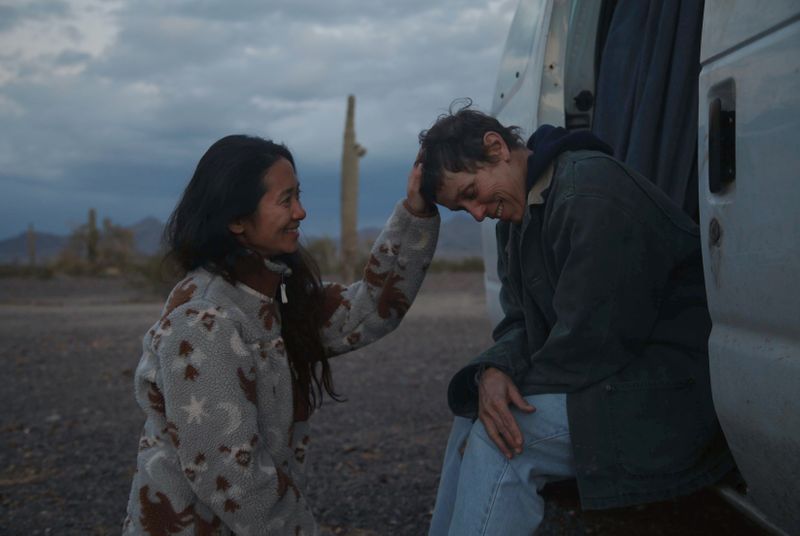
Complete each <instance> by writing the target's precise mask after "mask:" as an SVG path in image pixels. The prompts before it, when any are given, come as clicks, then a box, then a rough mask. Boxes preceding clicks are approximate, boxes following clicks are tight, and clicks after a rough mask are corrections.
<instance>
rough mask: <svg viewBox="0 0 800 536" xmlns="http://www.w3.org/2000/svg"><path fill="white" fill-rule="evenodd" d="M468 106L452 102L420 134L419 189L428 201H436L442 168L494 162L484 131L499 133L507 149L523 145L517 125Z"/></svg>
mask: <svg viewBox="0 0 800 536" xmlns="http://www.w3.org/2000/svg"><path fill="white" fill-rule="evenodd" d="M471 106H472V100H471V99H457V100H455V101H453V102H452V104H450V110H449V111H448V113H446V114H442V115H440V116H439V117H438V118H437V119H436V122H435V123H434V124H433V126H432V127H431V128H429V129H428V130H423V131H422V132H420V133H419V144H420V156H419V159H420V160H421V162H422V185H421V187H420V192H421V193H422V196H423V197H424V198H425V200H426V201H427V202H428V203H430V204H434V203H435V202H436V193H437V192H438V191H439V189H440V188H441V186H442V180H443V178H444V172H445V171H449V172H452V173H458V172H459V171H468V172H474V171H475V170H476V169H477V167H478V166H479V165H481V164H484V163H494V162H495V160H494V159H493V158H492V157H491V156H489V155H488V154H487V152H486V148H485V147H484V145H483V136H484V134H486V133H487V132H497V133H498V134H500V136H501V137H502V138H503V141H505V142H506V145H508V148H509V149H512V150H513V149H517V148H519V147H524V146H525V142H524V141H523V139H522V137H521V136H520V135H519V130H520V129H519V127H516V126H509V127H506V126H503V125H502V124H501V123H500V121H498V120H497V119H495V118H494V117H492V116H490V115H487V114H485V113H483V112H480V111H478V110H474V109H472V108H471ZM454 109H455V111H453V110H454Z"/></svg>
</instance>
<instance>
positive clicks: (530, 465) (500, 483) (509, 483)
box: [428, 394, 575, 536]
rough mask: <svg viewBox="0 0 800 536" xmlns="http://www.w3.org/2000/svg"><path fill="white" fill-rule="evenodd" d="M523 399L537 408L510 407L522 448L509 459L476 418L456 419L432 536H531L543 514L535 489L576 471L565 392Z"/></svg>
mask: <svg viewBox="0 0 800 536" xmlns="http://www.w3.org/2000/svg"><path fill="white" fill-rule="evenodd" d="M525 400H527V401H528V403H529V404H531V405H532V406H534V407H535V408H536V411H535V412H533V413H530V414H528V413H523V412H521V411H519V410H517V409H516V408H514V407H512V409H511V411H512V414H513V415H514V418H515V419H516V420H517V423H518V425H519V427H520V430H521V431H522V435H523V438H524V440H523V444H524V447H523V451H522V453H521V454H517V455H515V456H514V457H513V458H512V459H511V460H509V459H507V458H506V457H505V456H503V454H502V453H501V452H500V450H499V449H498V448H497V447H496V446H495V444H494V442H493V441H492V440H491V438H489V436H488V435H487V433H486V429H485V428H484V427H483V424H482V423H481V422H480V421H479V420H478V421H474V422H473V421H472V420H470V419H465V418H463V417H456V418H455V419H454V421H453V429H452V431H451V433H450V439H449V440H448V442H447V450H446V451H445V455H444V463H443V466H442V474H441V478H440V481H439V491H438V493H437V496H436V507H435V508H434V511H433V518H432V519H431V527H430V531H429V533H428V534H429V535H430V536H445V535H450V536H472V535H481V536H483V535H486V536H515V535H524V536H530V535H531V534H533V532H534V531H535V530H536V528H537V527H538V526H539V523H541V521H542V517H543V516H544V499H542V497H541V496H540V495H539V492H538V490H540V489H541V488H542V487H544V485H545V484H546V483H547V482H552V481H556V480H564V479H567V478H571V477H573V476H574V475H575V468H574V463H573V459H572V444H571V442H570V435H569V425H568V423H567V397H566V395H565V394H545V395H531V396H527V397H525ZM465 440H466V448H464V449H463V457H462V454H461V452H460V451H461V449H462V448H463V446H464V441H465Z"/></svg>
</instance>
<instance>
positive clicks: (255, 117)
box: [0, 0, 515, 237]
mask: <svg viewBox="0 0 800 536" xmlns="http://www.w3.org/2000/svg"><path fill="white" fill-rule="evenodd" d="M94 1H95V0H82V3H81V5H82V6H83V11H81V12H80V14H81V15H80V17H82V18H80V17H78V15H75V13H73V12H69V11H66V7H65V5H61V7H60V8H59V7H56V8H54V9H53V10H50V11H48V10H46V9H44V8H45V7H46V6H49V5H50V4H49V3H48V4H46V5H45V3H29V4H26V6H27V10H28V11H27V14H25V15H23V14H22V13H21V12H19V11H16V12H15V14H14V15H13V17H12V19H9V21H8V22H6V23H5V26H3V27H0V38H2V37H3V34H6V35H11V34H10V33H9V32H13V31H15V30H16V29H19V28H20V25H22V24H25V22H24V21H25V20H29V19H26V17H33V16H38V15H35V13H36V9H39V10H40V13H41V17H45V16H46V17H49V18H47V19H46V20H48V21H49V20H54V21H60V23H61V24H62V26H64V25H65V24H66V27H68V28H72V30H69V31H65V32H66V33H65V34H64V35H67V34H69V32H71V31H74V32H75V35H72V36H71V37H70V36H68V37H66V38H64V39H65V40H64V45H63V47H62V48H61V49H59V50H51V49H47V50H43V51H42V52H41V53H39V54H32V53H25V54H23V53H22V52H17V53H15V54H16V55H13V54H12V55H0V188H1V189H2V193H3V195H2V197H3V198H4V199H9V200H10V201H8V202H10V203H13V195H15V194H14V193H13V192H15V191H17V190H20V185H21V184H23V183H24V184H25V185H27V186H29V187H30V188H29V194H28V195H29V197H28V198H27V199H29V200H30V199H34V198H35V197H31V196H34V194H33V193H32V192H36V191H38V192H45V191H46V192H58V191H61V192H65V194H64V198H69V199H72V200H74V202H76V203H80V199H89V198H92V199H94V200H95V202H100V201H103V202H105V203H107V204H108V205H109V206H112V205H113V206H119V207H123V208H124V211H125V213H126V214H127V213H130V214H131V215H133V214H134V213H139V214H141V216H142V217H144V216H146V215H149V214H154V215H156V216H159V217H165V215H166V214H163V211H164V210H168V208H165V207H171V206H172V205H173V204H174V201H175V196H176V195H177V193H176V192H179V190H180V187H181V186H176V184H180V185H182V182H181V181H184V180H185V178H186V170H189V172H190V171H191V169H192V168H193V166H194V164H195V163H196V161H197V159H198V158H199V157H200V155H201V154H202V152H203V151H204V150H205V149H206V148H207V147H208V146H209V145H210V144H211V143H212V142H213V141H214V140H216V139H218V138H219V137H221V136H223V135H225V134H228V133H231V132H245V133H252V134H257V135H262V136H265V137H272V138H275V139H278V140H279V141H284V142H286V143H287V144H288V145H289V146H290V148H291V149H292V150H293V151H294V152H295V155H296V157H297V159H298V161H299V162H300V163H301V170H302V169H306V170H308V172H309V173H308V178H309V181H310V182H309V187H311V188H314V189H316V188H319V189H320V190H319V195H317V194H316V193H310V192H309V187H306V194H305V195H306V196H307V197H309V196H310V198H311V199H316V198H319V199H325V200H326V201H325V202H324V203H323V202H320V203H319V204H318V205H317V206H315V208H316V209H317V210H318V211H319V212H320V213H328V214H335V212H336V210H338V207H337V204H336V201H337V200H338V194H337V188H338V183H337V180H338V179H337V177H338V165H339V162H338V158H339V154H340V151H341V134H342V127H343V124H344V108H345V98H346V96H347V95H348V94H349V93H354V94H356V95H357V99H358V102H357V130H358V137H359V140H360V141H361V142H362V143H363V144H364V145H365V146H366V147H367V148H368V154H367V156H366V158H365V159H364V160H363V167H364V170H365V172H364V177H365V180H368V181H369V183H368V185H367V183H365V186H364V188H365V189H364V190H363V192H364V195H370V196H373V197H374V198H375V199H376V200H377V199H378V198H380V201H379V202H378V201H376V202H375V203H368V206H369V207H370V210H375V211H380V212H382V213H388V210H389V209H390V208H391V204H392V203H391V199H394V198H396V196H399V195H402V193H403V187H402V181H403V180H404V177H405V171H399V170H400V168H403V169H404V165H401V164H402V163H403V162H410V161H411V159H413V156H414V154H415V152H416V135H417V133H418V132H419V130H421V129H423V128H427V127H428V126H430V124H431V122H432V121H433V120H434V119H435V117H436V115H438V114H439V113H441V112H443V111H444V110H446V109H447V107H448V105H449V104H450V102H451V100H452V99H454V98H456V97H462V96H469V97H473V98H474V99H475V100H476V103H477V104H479V105H481V106H482V107H484V108H486V107H488V105H489V104H490V101H491V91H492V90H493V87H494V82H495V76H496V72H497V67H498V65H499V59H500V52H501V47H502V45H503V42H504V39H505V33H506V31H507V28H508V24H509V21H510V18H511V15H512V12H513V9H514V4H515V3H514V2H513V1H512V0H496V1H494V2H486V1H485V0H482V1H478V0H474V1H473V0H462V1H455V0H443V1H440V2H437V3H435V4H434V3H431V2H427V1H418V0H411V1H407V2H377V1H376V2H369V3H367V2H361V1H358V2H356V1H355V0H344V1H339V2H323V1H312V0H296V1H294V2H260V1H256V0H236V1H229V2H225V3H220V2H212V1H210V0H207V1H206V0H203V1H194V0H193V1H191V2H190V1H181V2H161V1H155V0H137V1H125V2H124V3H122V4H120V6H119V7H118V8H115V9H110V8H109V9H105V8H103V9H105V11H104V12H103V13H104V14H103V17H106V18H98V19H93V18H92V16H93V15H92V14H93V13H94V11H102V10H101V8H100V7H99V6H102V5H104V4H101V3H98V4H92V2H94ZM84 4H85V5H84ZM33 6H38V7H37V8H36V9H34V7H33ZM86 6H88V7H86ZM59 10H61V11H59ZM93 10H94V11H93ZM41 17H40V19H39V20H40V24H41ZM75 17H78V18H75ZM73 19H74V20H75V21H83V22H82V23H81V24H78V23H77V22H76V23H75V25H73V23H72V22H69V21H73ZM107 20H110V21H111V23H108V22H106V21H107ZM64 21H67V23H65V22H64ZM87 21H88V22H87ZM109 24H110V26H111V27H110V28H109ZM71 25H73V26H74V27H72V26H71ZM112 30H113V32H112V33H111V34H109V35H111V37H108V36H106V38H105V40H102V39H100V38H99V37H97V36H98V35H101V33H102V32H106V33H108V32H110V31H112ZM14 35H16V34H14ZM70 35H71V34H70ZM103 35H105V34H103ZM32 39H33V37H32ZM76 43H77V44H76ZM97 43H99V44H97ZM21 50H22V49H21ZM3 73H7V74H6V75H5V78H4V75H3ZM398 176H399V179H398ZM323 177H324V179H323ZM398 180H399V181H400V184H399V186H398V185H397V181H398ZM137 192H139V193H138V194H137ZM381 192H392V197H391V198H389V197H387V196H383V195H382V193H381ZM395 192H396V194H395ZM79 194H80V195H79ZM81 196H83V197H81ZM153 199H159V200H161V201H159V202H154V201H153ZM4 202H6V201H4ZM87 202H88V201H87ZM154 207H160V208H154ZM97 208H98V209H101V207H97ZM85 209H86V206H84V207H81V208H80V210H79V213H81V214H82V213H83V212H85ZM137 211H138V212H137ZM159 211H161V212H159ZM12 212H15V211H14V210H12ZM55 212H57V211H55ZM55 212H52V211H51V212H49V213H48V214H47V215H46V216H45V215H42V216H41V218H43V219H44V218H45V217H47V218H50V219H51V220H52V224H51V225H52V226H53V227H55V226H57V225H61V224H63V223H59V222H63V219H64V218H60V217H59V216H58V214H57V213H55ZM15 213H16V212H15ZM38 217H39V216H38V215H31V218H32V219H33V220H36V219H37V218H38ZM325 217H330V218H331V219H332V218H333V216H325ZM366 217H367V216H365V218H366ZM369 217H370V218H373V217H374V218H377V216H369ZM58 218H60V219H58ZM337 221H338V220H337ZM26 224H27V221H20V222H19V223H18V224H16V225H15V224H14V223H13V222H11V221H9V220H8V217H4V218H3V219H0V237H2V236H7V235H9V234H13V233H14V232H17V230H18V229H22V228H24V226H25V225H26Z"/></svg>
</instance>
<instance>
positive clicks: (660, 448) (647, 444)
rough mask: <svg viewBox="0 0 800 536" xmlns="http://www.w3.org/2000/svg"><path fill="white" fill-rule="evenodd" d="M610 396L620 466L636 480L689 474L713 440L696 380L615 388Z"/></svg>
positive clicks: (610, 387) (611, 386)
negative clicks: (686, 472)
mask: <svg viewBox="0 0 800 536" xmlns="http://www.w3.org/2000/svg"><path fill="white" fill-rule="evenodd" d="M606 391H607V394H608V407H609V413H610V415H609V417H610V420H611V429H612V433H613V436H614V437H613V442H614V445H615V449H616V458H617V462H618V463H619V466H620V467H621V468H622V470H623V471H625V472H626V473H627V474H628V475H630V476H634V477H640V478H657V477H663V476H666V475H671V474H677V473H681V472H684V471H687V470H689V469H691V468H692V467H693V466H694V465H695V463H696V462H697V460H698V458H700V456H702V454H703V452H704V450H705V448H706V446H707V445H708V443H709V441H710V439H711V437H712V436H713V433H714V429H713V427H712V426H709V422H708V420H707V416H706V415H705V413H706V412H704V411H702V404H701V401H700V398H701V397H702V393H701V392H700V389H698V386H697V383H696V382H695V380H694V379H691V378H688V379H684V380H679V381H638V382H622V383H616V384H614V383H609V384H608V385H606Z"/></svg>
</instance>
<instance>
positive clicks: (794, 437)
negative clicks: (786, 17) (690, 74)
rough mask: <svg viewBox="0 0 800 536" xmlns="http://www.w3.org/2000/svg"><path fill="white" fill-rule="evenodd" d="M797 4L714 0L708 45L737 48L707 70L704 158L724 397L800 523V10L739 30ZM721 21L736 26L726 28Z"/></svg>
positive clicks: (759, 493) (738, 444) (716, 392)
mask: <svg viewBox="0 0 800 536" xmlns="http://www.w3.org/2000/svg"><path fill="white" fill-rule="evenodd" d="M709 4H710V5H711V7H710V6H709ZM723 4H724V6H723ZM731 4H735V6H731ZM766 4H769V9H767V8H766V7H765V5H766ZM790 4H791V5H792V7H797V4H798V3H797V2H752V3H751V2H749V1H747V2H745V1H742V2H722V1H716V0H714V1H707V3H706V12H705V24H704V34H703V47H704V49H708V47H712V48H713V49H715V50H716V49H722V48H727V49H728V50H729V52H727V53H724V54H722V55H721V56H717V57H715V58H712V61H711V62H709V63H707V64H706V65H704V67H703V69H702V72H701V75H700V84H699V85H700V93H699V95H700V107H699V123H700V124H699V132H698V140H699V147H698V156H699V163H698V164H699V172H700V176H699V184H700V226H701V232H702V240H703V261H704V266H705V278H706V287H707V293H708V301H709V311H710V313H711V316H712V319H713V323H714V327H713V330H712V333H711V338H710V340H709V356H710V366H711V379H712V391H713V396H714V405H715V407H716V410H717V414H718V416H719V419H720V423H721V425H722V428H723V430H724V431H725V435H726V437H727V439H728V442H729V444H730V447H731V450H732V452H733V455H734V458H735V459H736V462H737V465H738V466H739V469H740V471H741V473H742V476H743V477H744V479H745V480H746V482H747V485H748V497H749V498H750V500H752V501H753V503H754V504H755V505H756V506H757V507H758V508H759V509H760V510H762V511H763V512H764V513H766V514H767V516H768V517H769V518H770V519H771V520H772V521H773V522H774V523H776V524H777V525H778V526H780V527H781V528H783V530H785V531H787V532H788V533H790V534H800V443H798V439H799V438H800V396H798V394H799V393H800V284H798V282H797V276H798V273H797V267H798V266H800V176H799V175H800V173H798V167H797V165H798V164H797V163H798V154H800V141H798V140H800V21H798V20H795V21H794V22H790V23H789V24H779V25H778V26H777V28H778V30H777V31H774V32H768V33H766V34H762V36H761V37H759V38H757V39H754V40H751V41H748V42H746V43H738V44H737V43H736V41H735V40H736V39H746V38H747V37H748V36H749V35H750V34H751V33H753V32H755V33H758V32H759V31H760V30H759V28H758V27H757V26H756V25H755V21H760V24H762V25H764V24H766V25H773V27H775V26H774V24H775V22H776V21H775V20H774V15H775V13H776V12H781V10H783V13H787V12H788V8H789V5H790ZM714 6H716V7H717V8H718V9H720V12H715V11H714ZM759 6H760V7H761V11H760V12H759V13H758V14H756V13H754V10H756V9H757V7H759ZM734 8H735V9H736V10H739V11H737V12H736V16H735V17H734V16H733V15H732V13H731V12H729V11H730V10H732V9H734ZM710 9H711V10H710ZM740 18H741V19H742V20H741V21H740V20H739V19H740ZM734 19H735V20H734ZM718 20H719V21H720V22H721V24H722V25H723V26H724V27H726V28H729V29H730V31H731V32H732V34H733V35H728V34H720V33H719V32H720V28H719V27H718V25H717V21H718ZM778 22H779V21H778ZM706 30H708V33H709V35H710V37H709V44H708V45H707V44H706ZM733 45H737V46H735V47H733V48H730V47H731V46H733ZM718 97H719V98H721V99H722V102H723V106H724V107H725V109H726V110H728V111H731V110H732V111H735V114H736V117H735V125H736V126H735V138H734V139H735V155H736V161H735V168H736V178H735V181H734V182H733V183H731V184H730V185H728V186H727V187H725V188H723V189H722V190H721V191H719V192H718V193H716V194H712V193H711V191H710V189H709V147H708V142H709V108H710V103H711V102H712V101H713V100H714V99H716V98H718ZM713 222H716V223H713ZM712 227H716V229H714V230H712ZM717 231H718V232H717ZM714 235H716V237H718V241H717V243H716V245H714V243H713V242H714Z"/></svg>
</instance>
